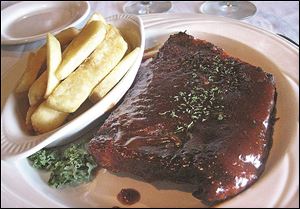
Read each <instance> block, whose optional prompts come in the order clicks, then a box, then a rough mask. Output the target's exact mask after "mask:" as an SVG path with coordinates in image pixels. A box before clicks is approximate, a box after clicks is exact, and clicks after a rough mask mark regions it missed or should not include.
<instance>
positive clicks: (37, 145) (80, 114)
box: [1, 14, 145, 160]
mask: <svg viewBox="0 0 300 209" xmlns="http://www.w3.org/2000/svg"><path fill="white" fill-rule="evenodd" d="M106 21H107V22H108V23H111V24H113V25H114V26H116V27H117V28H118V29H119V31H120V32H121V33H122V35H123V37H124V39H125V40H126V41H127V43H128V46H129V47H128V48H129V49H130V50H132V49H134V48H135V47H140V48H141V51H140V52H139V54H138V57H137V59H136V60H135V62H134V64H133V65H132V67H131V68H130V69H129V70H128V72H127V73H126V75H125V76H124V77H123V78H122V80H121V81H120V82H119V83H118V84H117V85H116V86H115V87H114V88H113V89H112V90H111V91H110V92H109V93H108V94H107V95H106V96H105V97H104V98H103V99H102V100H101V101H99V102H98V103H96V104H95V105H92V104H91V103H89V102H88V101H87V102H85V103H83V104H82V106H81V107H80V108H79V109H78V110H77V111H76V112H75V115H73V116H74V117H75V118H74V117H73V116H72V118H74V119H73V120H71V121H69V122H68V123H66V124H64V125H63V126H61V127H59V128H57V129H55V130H53V131H51V132H47V133H44V134H40V135H37V136H32V135H30V134H28V133H27V132H26V129H25V127H24V117H25V115H26V109H27V108H28V105H27V103H28V102H27V101H28V99H27V95H26V94H18V95H16V94H14V93H13V89H14V87H15V86H16V84H17V82H18V80H19V77H20V76H21V75H22V71H24V69H25V66H26V65H24V62H22V60H21V62H19V63H17V65H15V66H14V67H12V68H11V69H10V70H9V71H8V73H7V74H6V75H5V76H3V79H1V81H2V82H1V93H2V95H1V159H6V160H16V159H20V158H26V157H28V156H29V155H31V154H33V153H35V152H36V151H38V150H40V149H41V148H43V147H45V146H55V145H58V144H62V143H67V142H68V141H70V140H74V138H75V137H76V136H79V135H80V134H81V132H82V131H85V128H88V126H89V125H90V124H91V123H92V122H93V121H94V120H96V119H97V118H99V117H100V116H102V115H103V114H104V113H105V112H107V111H108V110H109V109H111V108H112V107H114V106H115V105H116V104H117V103H118V101H119V100H120V99H121V98H122V97H123V95H124V94H125V93H126V91H127V90H128V89H129V87H130V86H131V84H132V82H133V80H134V78H135V75H136V73H137V71H138V68H139V66H140V63H141V60H142V56H143V51H144V46H145V36H144V29H143V23H142V20H141V19H140V18H139V17H138V16H134V15H125V14H124V15H115V16H112V17H109V18H106ZM2 100H3V101H5V100H6V102H5V105H3V107H2V102H3V101H2ZM3 103H4V102H3Z"/></svg>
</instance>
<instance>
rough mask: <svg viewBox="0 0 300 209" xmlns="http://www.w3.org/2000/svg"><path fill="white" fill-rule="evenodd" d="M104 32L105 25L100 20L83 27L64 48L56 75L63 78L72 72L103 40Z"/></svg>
mask: <svg viewBox="0 0 300 209" xmlns="http://www.w3.org/2000/svg"><path fill="white" fill-rule="evenodd" d="M105 34H106V27H105V24H104V23H103V22H101V21H92V22H91V23H90V24H88V25H87V26H86V27H84V28H83V29H82V31H81V32H80V33H79V34H78V36H76V37H75V38H74V40H73V41H72V42H71V43H70V44H69V46H68V47H67V48H66V49H65V51H64V53H63V59H62V62H61V64H60V65H59V67H58V69H57V71H56V77H57V78H58V79H59V80H63V79H65V78H66V77H67V76H68V75H69V74H70V73H72V72H73V71H74V70H75V69H76V68H77V67H78V66H79V65H80V64H81V63H82V62H83V61H84V60H85V59H86V58H87V57H88V56H89V55H90V54H91V53H92V52H93V51H94V50H95V49H96V47H97V46H98V45H99V44H100V43H101V42H102V41H103V40H104V38H105Z"/></svg>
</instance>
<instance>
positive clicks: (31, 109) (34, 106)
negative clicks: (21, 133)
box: [25, 104, 39, 132]
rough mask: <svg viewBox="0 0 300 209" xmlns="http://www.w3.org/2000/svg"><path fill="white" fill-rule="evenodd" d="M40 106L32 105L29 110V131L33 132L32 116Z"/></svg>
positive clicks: (27, 122)
mask: <svg viewBox="0 0 300 209" xmlns="http://www.w3.org/2000/svg"><path fill="white" fill-rule="evenodd" d="M38 106H39V105H38V104H36V105H33V106H30V107H29V108H28V110H27V113H26V120H25V125H26V129H27V130H28V131H29V132H33V127H32V124H31V116H32V114H33V113H34V111H35V110H36V109H37V107H38Z"/></svg>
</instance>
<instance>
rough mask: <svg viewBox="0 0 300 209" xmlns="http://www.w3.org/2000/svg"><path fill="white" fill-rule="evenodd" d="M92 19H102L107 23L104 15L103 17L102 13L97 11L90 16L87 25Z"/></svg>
mask: <svg viewBox="0 0 300 209" xmlns="http://www.w3.org/2000/svg"><path fill="white" fill-rule="evenodd" d="M92 21H101V22H103V23H106V21H105V19H104V17H103V16H102V15H101V14H99V13H97V12H96V13H94V14H93V15H92V16H91V17H90V19H89V20H88V21H87V23H86V25H88V24H89V23H91V22H92Z"/></svg>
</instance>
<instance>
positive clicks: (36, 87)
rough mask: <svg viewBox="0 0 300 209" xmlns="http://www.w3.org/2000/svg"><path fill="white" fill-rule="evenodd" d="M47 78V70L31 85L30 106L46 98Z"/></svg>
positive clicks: (29, 93) (29, 92)
mask: <svg viewBox="0 0 300 209" xmlns="http://www.w3.org/2000/svg"><path fill="white" fill-rule="evenodd" d="M47 79H48V72H47V70H46V71H45V72H43V73H42V75H41V76H40V77H39V78H38V79H37V80H36V81H34V83H33V84H32V86H31V87H30V89H29V91H28V99H29V104H30V106H32V105H35V104H37V103H39V102H41V101H42V100H43V99H44V95H45V92H46V88H47Z"/></svg>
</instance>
